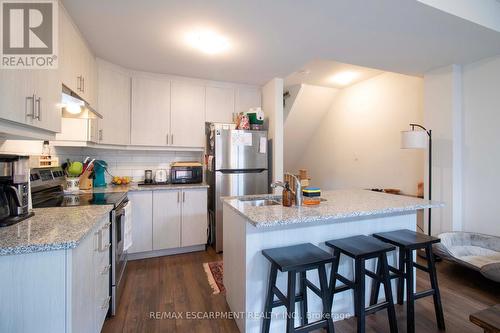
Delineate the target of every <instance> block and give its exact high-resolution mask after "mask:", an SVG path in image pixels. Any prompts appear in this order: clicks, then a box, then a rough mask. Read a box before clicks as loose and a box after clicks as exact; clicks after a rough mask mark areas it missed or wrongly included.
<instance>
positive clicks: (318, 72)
mask: <svg viewBox="0 0 500 333" xmlns="http://www.w3.org/2000/svg"><path fill="white" fill-rule="evenodd" d="M345 72H351V73H356V75H357V77H356V78H355V79H353V80H352V81H351V82H350V83H348V84H345V85H342V84H338V83H336V82H334V81H332V80H331V78H332V76H334V75H336V74H339V73H345ZM381 73H383V71H379V70H376V69H372V68H367V67H361V66H355V65H350V64H344V63H341V62H337V61H328V60H316V61H311V62H309V63H308V64H306V65H304V66H302V67H301V68H300V70H298V71H296V72H293V73H292V74H290V75H288V76H287V77H286V78H285V87H289V86H293V85H296V84H310V85H315V86H322V87H330V88H346V87H348V86H350V85H353V84H356V83H358V82H361V81H363V80H366V79H369V78H371V77H374V76H375V75H379V74H381Z"/></svg>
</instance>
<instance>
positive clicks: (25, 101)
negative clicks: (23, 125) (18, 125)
mask: <svg viewBox="0 0 500 333" xmlns="http://www.w3.org/2000/svg"><path fill="white" fill-rule="evenodd" d="M35 97H36V96H35V94H33V96H28V97H26V99H25V100H24V110H25V114H26V118H33V119H35ZM28 101H31V113H28Z"/></svg>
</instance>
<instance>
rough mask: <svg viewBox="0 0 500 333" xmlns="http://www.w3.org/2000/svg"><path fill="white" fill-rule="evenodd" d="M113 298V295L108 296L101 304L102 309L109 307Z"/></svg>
mask: <svg viewBox="0 0 500 333" xmlns="http://www.w3.org/2000/svg"><path fill="white" fill-rule="evenodd" d="M110 300H111V296H108V297H106V299H105V300H104V302H103V303H102V305H101V310H106V309H107V308H108V307H109V301H110Z"/></svg>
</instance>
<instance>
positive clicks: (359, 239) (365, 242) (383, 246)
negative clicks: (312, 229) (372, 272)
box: [325, 235, 395, 259]
mask: <svg viewBox="0 0 500 333" xmlns="http://www.w3.org/2000/svg"><path fill="white" fill-rule="evenodd" d="M325 244H326V245H327V246H329V247H331V248H334V249H335V248H337V249H339V250H340V252H341V253H343V254H345V255H348V256H349V257H351V258H353V259H358V258H364V259H369V258H375V257H377V256H379V255H380V253H382V252H383V253H385V252H388V251H392V250H394V249H395V247H394V246H391V245H389V244H387V243H384V242H381V241H379V240H378V239H375V238H373V237H370V236H365V235H359V236H353V237H347V238H341V239H335V240H331V241H328V242H326V243H325Z"/></svg>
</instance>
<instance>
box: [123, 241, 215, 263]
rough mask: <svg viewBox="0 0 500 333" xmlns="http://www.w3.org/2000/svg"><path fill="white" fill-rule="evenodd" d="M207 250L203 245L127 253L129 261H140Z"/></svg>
mask: <svg viewBox="0 0 500 333" xmlns="http://www.w3.org/2000/svg"><path fill="white" fill-rule="evenodd" d="M205 249H206V246H205V244H202V245H193V246H186V247H179V248H175V249H165V250H156V251H148V252H139V253H127V260H139V259H147V258H155V257H163V256H171V255H174V254H182V253H189V252H198V251H205Z"/></svg>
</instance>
